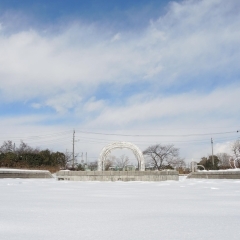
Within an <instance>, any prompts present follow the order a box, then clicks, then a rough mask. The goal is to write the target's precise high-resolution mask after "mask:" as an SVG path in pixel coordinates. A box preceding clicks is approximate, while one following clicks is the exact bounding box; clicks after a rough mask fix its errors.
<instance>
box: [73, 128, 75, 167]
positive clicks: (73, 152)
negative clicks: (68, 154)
mask: <svg viewBox="0 0 240 240" xmlns="http://www.w3.org/2000/svg"><path fill="white" fill-rule="evenodd" d="M74 143H75V130H73V164H72V168H74V160H75V153H74Z"/></svg>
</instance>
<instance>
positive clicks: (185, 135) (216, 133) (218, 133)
mask: <svg viewBox="0 0 240 240" xmlns="http://www.w3.org/2000/svg"><path fill="white" fill-rule="evenodd" d="M78 131H79V132H81V133H85V134H94V135H106V136H124V137H193V136H209V135H222V134H230V133H238V132H239V130H237V131H231V132H215V133H193V134H179V135H170V134H153V135H145V134H117V133H100V132H87V131H80V130H78Z"/></svg>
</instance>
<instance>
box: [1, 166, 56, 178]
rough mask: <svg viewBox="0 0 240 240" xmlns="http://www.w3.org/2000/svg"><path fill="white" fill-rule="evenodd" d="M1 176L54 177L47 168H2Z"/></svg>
mask: <svg viewBox="0 0 240 240" xmlns="http://www.w3.org/2000/svg"><path fill="white" fill-rule="evenodd" d="M0 178H53V176H52V174H51V173H50V172H49V171H47V170H22V169H1V168H0Z"/></svg>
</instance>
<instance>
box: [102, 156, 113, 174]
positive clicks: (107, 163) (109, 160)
mask: <svg viewBox="0 0 240 240" xmlns="http://www.w3.org/2000/svg"><path fill="white" fill-rule="evenodd" d="M115 161H116V157H115V156H112V155H108V156H107V159H106V160H105V162H104V168H105V171H108V170H109V168H110V167H112V166H113V165H114V163H115Z"/></svg>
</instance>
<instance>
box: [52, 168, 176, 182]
mask: <svg viewBox="0 0 240 240" xmlns="http://www.w3.org/2000/svg"><path fill="white" fill-rule="evenodd" d="M56 178H57V180H67V181H126V182H127V181H166V180H175V181H178V179H179V175H178V171H174V170H164V171H68V170H61V171H59V172H57V173H56Z"/></svg>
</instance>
